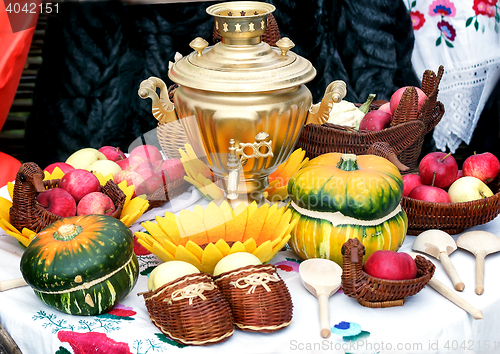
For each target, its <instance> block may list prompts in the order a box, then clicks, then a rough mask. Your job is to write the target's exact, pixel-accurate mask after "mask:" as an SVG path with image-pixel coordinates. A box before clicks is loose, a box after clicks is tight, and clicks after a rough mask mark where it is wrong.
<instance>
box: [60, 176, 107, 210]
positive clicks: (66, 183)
mask: <svg viewBox="0 0 500 354" xmlns="http://www.w3.org/2000/svg"><path fill="white" fill-rule="evenodd" d="M59 188H62V189H64V190H66V191H68V192H69V194H71V196H72V197H73V198H74V199H75V202H76V203H78V202H79V201H80V199H82V198H83V197H84V196H85V195H87V194H89V193H92V192H100V191H101V183H100V182H99V179H98V178H97V177H96V176H95V175H94V174H93V173H92V172H89V171H87V170H84V169H80V168H76V169H74V170H72V171H69V172H68V173H66V174H65V175H64V176H63V177H62V178H61V180H60V181H59Z"/></svg>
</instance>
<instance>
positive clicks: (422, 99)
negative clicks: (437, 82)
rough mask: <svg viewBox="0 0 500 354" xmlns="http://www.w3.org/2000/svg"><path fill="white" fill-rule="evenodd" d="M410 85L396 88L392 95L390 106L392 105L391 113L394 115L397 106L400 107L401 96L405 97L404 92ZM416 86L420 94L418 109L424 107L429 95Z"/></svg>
mask: <svg viewBox="0 0 500 354" xmlns="http://www.w3.org/2000/svg"><path fill="white" fill-rule="evenodd" d="M408 87H409V86H405V87H401V88H400V89H398V90H396V92H394V93H393V94H392V96H391V101H390V106H391V114H392V115H394V112H396V108H398V105H399V101H401V97H403V93H404V92H405V90H406V89H407V88H408ZM414 88H415V89H416V90H417V94H418V110H419V111H420V109H421V108H422V106H423V104H424V102H425V100H426V99H427V95H426V94H425V93H424V91H422V90H421V89H419V88H418V87H415V86H414Z"/></svg>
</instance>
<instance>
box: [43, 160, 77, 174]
mask: <svg viewBox="0 0 500 354" xmlns="http://www.w3.org/2000/svg"><path fill="white" fill-rule="evenodd" d="M56 167H59V169H60V170H61V171H62V172H63V173H66V172H69V171H71V170H74V169H75V168H74V167H73V166H71V165H70V164H68V163H66V162H54V163H51V164H50V165H48V166H47V167H45V168H44V169H43V171H44V172H45V171H47V172H48V173H52V172H54V169H55V168H56Z"/></svg>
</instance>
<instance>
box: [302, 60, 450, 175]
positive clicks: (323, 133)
mask: <svg viewBox="0 0 500 354" xmlns="http://www.w3.org/2000/svg"><path fill="white" fill-rule="evenodd" d="M443 72H444V68H443V66H440V67H439V71H438V74H437V75H436V74H435V73H434V72H433V71H431V70H426V71H425V72H424V75H423V79H422V86H421V89H422V91H423V92H425V94H426V95H427V96H428V98H427V100H426V102H425V103H424V105H423V106H422V108H421V109H420V111H419V112H417V108H416V104H417V102H416V100H417V98H416V97H415V98H414V99H413V98H412V97H410V95H409V94H408V95H405V94H404V95H403V98H402V99H401V101H400V102H401V103H400V106H401V108H398V110H396V112H394V118H393V122H392V125H391V126H390V127H389V128H386V129H383V130H381V131H358V130H355V129H352V128H349V127H343V126H340V125H335V124H330V123H324V124H322V125H314V124H308V125H306V126H304V127H303V129H302V131H301V134H300V136H299V139H298V141H297V148H302V149H303V150H305V151H306V156H307V157H309V159H312V158H315V157H317V156H319V155H322V154H326V153H329V152H341V153H352V154H356V155H362V154H376V155H379V156H382V157H386V156H384V155H383V154H380V153H378V151H377V147H376V144H377V143H383V144H385V145H387V146H388V147H390V148H391V149H392V152H393V153H394V154H396V156H397V158H398V160H399V162H401V163H402V164H403V165H404V166H406V167H408V170H409V171H411V170H413V169H414V168H415V167H416V166H418V158H419V156H420V153H421V151H422V145H423V142H424V138H425V135H426V134H427V133H429V132H430V131H431V130H432V129H434V127H435V126H436V125H437V124H438V123H439V122H440V121H441V118H442V117H443V115H444V111H445V110H444V105H443V104H442V103H441V102H439V101H437V95H438V91H439V89H438V87H439V82H440V81H441V77H442V75H443ZM415 95H416V92H415ZM412 99H413V100H412ZM378 107H379V105H374V104H372V105H371V106H370V109H371V110H373V109H377V108H378ZM374 148H375V149H374Z"/></svg>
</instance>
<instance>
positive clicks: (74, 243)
mask: <svg viewBox="0 0 500 354" xmlns="http://www.w3.org/2000/svg"><path fill="white" fill-rule="evenodd" d="M21 273H22V275H23V278H24V280H25V281H26V282H27V283H28V284H29V285H30V286H31V287H32V288H33V290H34V292H35V294H36V295H37V296H38V297H39V298H40V299H41V300H42V301H43V302H44V303H45V304H47V305H48V306H51V307H53V308H55V309H57V310H59V311H62V312H65V313H68V314H71V315H98V314H101V313H103V312H106V311H108V310H110V309H111V308H112V307H113V306H115V305H116V304H117V303H118V302H119V301H120V300H122V299H123V298H125V297H126V296H127V295H128V294H129V293H130V291H131V290H132V289H133V287H134V286H135V284H136V282H137V278H138V276H139V264H138V262H137V257H136V255H135V253H134V241H133V235H132V232H131V231H130V229H129V228H128V227H127V226H126V225H125V224H124V223H122V222H121V221H120V220H117V219H115V218H113V217H111V216H107V215H85V216H74V217H69V218H63V219H61V220H58V221H56V222H54V223H52V224H50V225H49V226H47V227H46V228H45V229H43V230H42V231H40V232H39V233H38V234H37V235H36V237H35V238H34V239H33V240H32V241H31V243H30V244H29V245H28V247H27V248H26V250H25V251H24V253H23V256H22V258H21Z"/></svg>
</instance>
